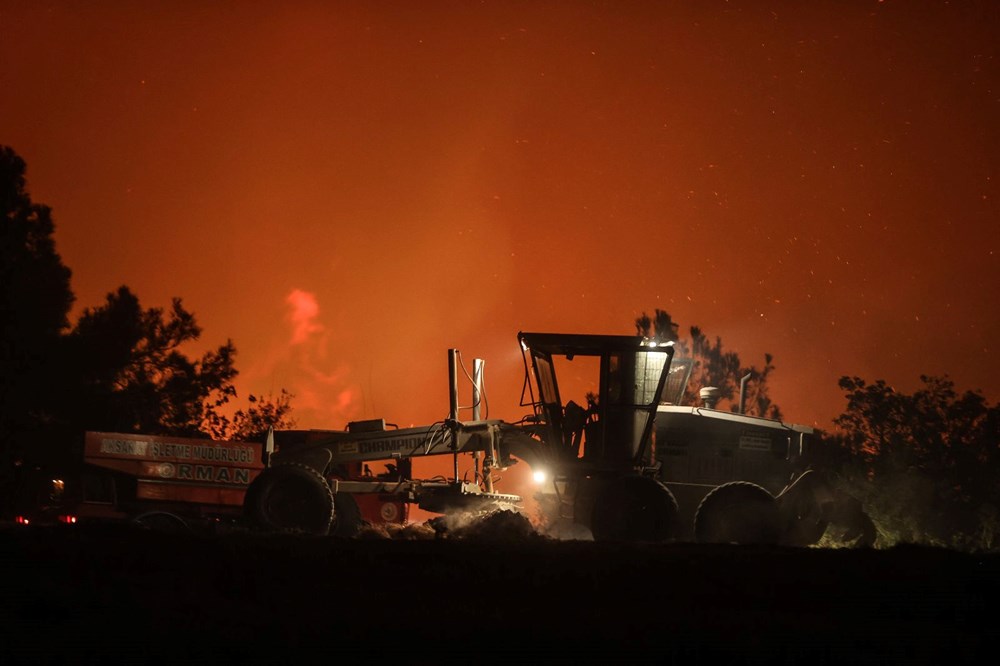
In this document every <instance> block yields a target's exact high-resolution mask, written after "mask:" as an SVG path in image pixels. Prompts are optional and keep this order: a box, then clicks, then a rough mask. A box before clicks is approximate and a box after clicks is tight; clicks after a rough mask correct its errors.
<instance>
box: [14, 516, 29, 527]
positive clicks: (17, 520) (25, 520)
mask: <svg viewBox="0 0 1000 666" xmlns="http://www.w3.org/2000/svg"><path fill="white" fill-rule="evenodd" d="M14 522H15V523H17V524H18V525H30V524H31V520H29V519H28V518H27V517H26V516H18V517H17V518H15V519H14Z"/></svg>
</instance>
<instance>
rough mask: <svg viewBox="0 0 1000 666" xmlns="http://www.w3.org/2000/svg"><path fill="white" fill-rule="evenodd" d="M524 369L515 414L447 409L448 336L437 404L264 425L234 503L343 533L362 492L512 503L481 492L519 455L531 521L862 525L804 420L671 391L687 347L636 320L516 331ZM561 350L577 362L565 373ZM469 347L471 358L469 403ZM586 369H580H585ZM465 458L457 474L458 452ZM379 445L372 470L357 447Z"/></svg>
mask: <svg viewBox="0 0 1000 666" xmlns="http://www.w3.org/2000/svg"><path fill="white" fill-rule="evenodd" d="M518 341H519V343H520V345H521V349H522V353H523V358H524V368H525V383H524V390H523V392H522V399H521V405H522V406H530V407H531V408H532V413H531V414H529V415H527V416H525V417H524V418H522V419H520V420H518V421H516V422H507V421H503V420H496V419H494V420H489V419H486V420H482V419H479V414H478V411H477V410H476V411H474V413H473V419H472V420H469V421H463V420H460V418H459V407H458V370H457V368H458V364H459V363H460V361H459V359H460V356H459V354H458V351H457V350H454V349H451V350H449V352H448V353H449V384H450V385H449V391H450V402H451V409H450V412H449V418H447V419H445V420H444V421H441V422H439V423H435V424H432V425H430V426H419V427H413V428H404V429H398V428H393V427H391V426H389V425H388V424H386V422H385V421H384V420H382V419H377V420H370V421H359V422H353V423H350V424H348V427H347V428H346V429H345V430H308V431H307V430H289V431H278V432H274V433H272V436H271V437H269V440H268V444H267V446H266V452H267V454H266V456H267V467H266V469H264V470H263V472H261V474H260V475H259V476H257V478H256V479H255V480H254V481H253V482H252V483H251V484H250V487H249V488H248V490H247V493H246V496H245V501H244V511H245V515H246V517H247V518H248V519H249V520H250V521H251V522H252V523H253V524H255V525H257V526H259V527H263V528H266V529H272V530H296V531H305V532H308V533H313V534H327V533H332V534H336V535H344V536H347V535H351V534H354V533H356V532H357V530H358V529H359V528H360V526H361V525H362V524H363V522H364V521H363V519H362V514H363V512H362V510H361V509H360V508H359V507H362V506H366V507H368V508H369V510H368V511H366V512H364V513H367V514H369V515H370V514H371V513H372V511H371V507H372V505H373V503H374V504H375V505H376V506H381V507H382V513H381V515H382V518H383V519H384V520H385V521H387V522H391V521H393V520H399V519H401V518H402V516H404V515H405V511H404V510H403V509H404V508H405V507H406V506H407V505H409V504H416V505H418V506H420V507H421V508H423V509H425V510H428V511H431V512H436V513H442V514H446V513H448V512H451V511H476V510H480V511H484V510H486V509H488V508H489V507H493V506H497V505H508V506H509V505H517V504H520V503H521V500H522V498H521V497H519V496H517V495H513V494H506V493H501V492H497V491H496V489H495V488H494V487H493V478H494V476H493V474H494V472H495V471H497V470H504V469H506V468H507V467H509V466H510V465H512V464H514V463H516V462H517V461H523V462H524V463H526V464H527V465H528V466H529V467H530V468H531V470H532V472H533V475H534V476H535V478H536V479H537V480H538V482H539V486H538V492H537V495H536V499H537V500H538V502H539V506H540V508H541V509H542V514H543V517H544V521H545V522H546V526H545V527H546V529H548V528H552V527H556V526H559V525H567V524H568V525H572V526H574V527H575V528H576V529H577V533H578V534H579V533H587V534H589V535H592V537H593V538H594V539H595V540H601V541H609V540H630V541H664V540H697V541H700V542H733V543H780V544H787V545H810V544H814V543H816V542H817V541H818V540H819V539H820V538H821V537H822V536H823V534H824V532H825V531H826V529H827V526H828V525H829V524H830V523H831V522H839V523H840V524H841V526H846V528H847V529H846V530H845V531H846V532H850V533H851V535H850V536H851V538H853V539H856V541H857V543H859V544H871V543H872V542H873V541H874V536H875V531H874V527H873V526H872V525H871V521H870V520H868V519H867V516H865V515H864V513H863V511H861V509H860V505H859V504H857V503H856V502H854V501H853V500H852V499H851V498H848V497H843V496H841V495H839V494H838V493H837V492H836V491H835V490H834V489H833V488H832V486H831V485H830V484H829V483H827V482H826V481H825V480H824V479H823V477H822V476H821V474H820V473H819V472H817V471H815V470H812V469H810V468H809V467H808V465H807V464H806V453H807V451H808V447H809V444H810V440H811V437H812V436H813V431H812V429H811V428H808V427H805V426H800V425H795V424H789V423H784V422H781V421H776V420H772V419H766V418H760V417H754V416H749V415H746V414H740V413H731V412H724V411H721V410H716V409H714V403H713V402H712V398H713V392H712V390H711V387H706V388H707V389H708V390H705V391H703V392H702V395H703V396H704V397H705V399H706V404H705V405H702V406H697V407H694V406H684V405H681V404H679V399H680V396H683V394H684V388H685V386H686V384H687V381H688V379H689V375H690V367H691V366H690V363H689V362H684V361H677V362H675V360H674V348H673V345H672V343H669V342H666V343H663V342H657V341H654V340H649V339H646V338H643V337H640V336H624V335H584V334H554V333H524V332H522V333H519V334H518ZM574 364H577V365H583V366H585V369H587V370H590V371H592V374H593V375H594V377H593V378H592V379H590V380H586V379H581V378H580V373H577V372H576V371H575V369H573V367H574ZM557 369H563V370H570V372H569V374H568V377H567V378H566V381H565V383H566V384H567V385H571V386H574V387H575V388H580V387H584V388H587V389H588V390H587V396H586V400H585V402H586V407H584V406H581V405H580V404H578V403H577V402H575V401H573V400H569V401H567V402H565V403H564V402H563V400H562V397H561V395H560V385H561V382H563V379H560V378H557ZM481 370H482V361H480V360H479V359H477V360H476V366H475V369H474V373H473V377H470V380H471V381H472V384H473V404H474V405H477V404H478V401H479V396H480V393H481V392H482V390H483V387H482V385H481V377H482V372H481ZM588 381H589V383H588ZM461 454H471V455H472V456H474V457H475V460H476V472H475V475H474V477H475V478H473V479H471V480H469V479H460V478H459V474H458V462H457V461H458V456H459V455H461ZM436 455H451V456H453V457H454V459H455V464H454V466H453V470H454V475H453V476H452V478H450V479H449V478H437V479H432V480H421V479H415V478H413V476H412V464H411V463H412V461H413V459H415V458H419V457H424V456H436ZM376 461H388V462H387V463H386V465H385V466H386V472H384V473H380V474H372V473H371V471H370V469H369V463H375V462H376Z"/></svg>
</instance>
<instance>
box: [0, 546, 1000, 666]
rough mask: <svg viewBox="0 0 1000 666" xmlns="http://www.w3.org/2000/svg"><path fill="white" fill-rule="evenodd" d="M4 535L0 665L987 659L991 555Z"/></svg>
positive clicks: (998, 576) (993, 596) (993, 582)
mask: <svg viewBox="0 0 1000 666" xmlns="http://www.w3.org/2000/svg"><path fill="white" fill-rule="evenodd" d="M509 536H510V535H506V536H505V537H504V538H497V536H496V535H493V537H490V536H488V535H480V536H478V537H477V536H474V535H471V536H467V537H465V538H457V537H455V538H438V539H426V538H421V539H400V538H397V539H391V540H390V539H373V538H369V539H351V540H344V539H340V540H338V539H332V538H316V537H298V536H261V535H252V534H229V535H225V536H206V535H201V536H199V535H196V534H181V535H171V534H164V533H157V532H151V531H145V530H139V529H137V528H129V527H125V526H101V527H97V526H90V527H81V526H73V527H65V528H59V529H56V528H21V527H19V528H15V527H12V526H8V527H4V528H3V529H0V553H2V559H3V569H4V582H3V583H2V585H0V587H2V596H0V599H2V601H0V609H2V610H0V626H2V629H0V633H2V634H3V635H2V639H3V641H2V643H0V645H2V648H0V649H2V651H3V652H2V653H0V663H3V664H12V663H71V664H78V663H79V664H90V663H109V662H128V663H135V662H145V663H202V662H211V663H213V664H218V663H240V664H246V663H279V662H284V663H305V662H320V661H322V662H326V663H331V662H332V663H345V662H344V661H343V660H344V659H351V660H352V661H355V660H356V659H358V658H362V657H363V658H365V659H370V660H381V659H387V658H388V659H393V660H396V659H407V660H408V661H411V662H412V663H428V662H435V663H439V662H452V661H463V662H466V663H477V662H481V661H483V660H486V661H495V660H496V658H497V657H502V658H504V659H505V660H506V658H507V657H509V658H510V659H511V660H513V661H516V662H517V663H546V662H548V663H551V662H556V663H562V662H568V661H580V660H581V659H583V658H588V660H589V658H590V657H594V656H596V655H600V654H604V652H605V651H610V654H611V655H612V656H617V658H618V659H619V660H621V661H627V662H629V663H636V662H647V661H648V662H656V663H683V664H688V665H690V664H698V663H705V662H708V661H709V660H712V661H713V662H714V661H715V660H720V663H768V664H800V663H808V664H844V663H870V664H887V663H900V664H914V663H919V664H940V663H948V664H954V663H984V662H986V661H988V658H989V657H991V656H992V652H993V649H994V648H993V646H994V645H995V644H996V643H997V638H998V633H1000V632H998V629H997V624H996V622H995V620H993V619H992V617H990V613H989V609H990V608H993V607H995V606H996V600H997V598H998V594H1000V556H997V555H989V556H976V555H968V554H961V553H956V552H950V551H945V550H935V549H927V548H917V547H896V548H893V549H890V550H853V551H852V550H844V549H838V550H821V549H782V548H772V547H767V548H764V547H761V548H758V547H749V546H743V547H738V546H714V547H708V546H698V545H692V544H659V545H653V544H609V543H594V542H586V541H555V540H551V539H548V538H544V537H540V536H537V535H529V536H527V537H522V538H514V539H512V538H509Z"/></svg>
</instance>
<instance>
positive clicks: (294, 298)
mask: <svg viewBox="0 0 1000 666" xmlns="http://www.w3.org/2000/svg"><path fill="white" fill-rule="evenodd" d="M285 303H287V304H288V306H289V307H290V308H291V311H290V312H289V313H288V321H289V322H291V324H292V339H291V341H290V342H291V344H293V345H301V344H303V343H305V342H306V341H308V340H309V339H310V338H311V337H312V336H313V334H315V333H322V332H323V325H322V324H321V323H319V322H318V321H317V318H318V317H319V303H318V302H317V301H316V295H315V294H313V293H311V292H308V291H303V290H301V289H292V291H291V292H289V294H288V296H286V297H285Z"/></svg>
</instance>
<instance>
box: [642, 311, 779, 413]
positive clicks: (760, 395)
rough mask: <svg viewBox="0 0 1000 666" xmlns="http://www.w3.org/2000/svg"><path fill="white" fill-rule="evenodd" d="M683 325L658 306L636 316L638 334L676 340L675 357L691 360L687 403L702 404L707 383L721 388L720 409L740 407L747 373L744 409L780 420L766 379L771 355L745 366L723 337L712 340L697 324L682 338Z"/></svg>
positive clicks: (686, 393)
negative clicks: (757, 364) (760, 363)
mask: <svg viewBox="0 0 1000 666" xmlns="http://www.w3.org/2000/svg"><path fill="white" fill-rule="evenodd" d="M679 328H680V326H679V325H678V324H677V323H675V322H674V320H673V318H672V317H671V316H670V314H669V313H667V312H666V311H664V310H660V309H656V310H654V312H653V316H652V317H650V316H649V315H648V314H646V313H645V312H643V313H642V315H640V316H639V317H637V318H636V319H635V330H636V334H637V335H640V336H643V337H647V338H654V339H656V340H660V341H665V340H673V341H674V343H675V349H676V353H675V356H676V358H677V359H679V360H683V359H687V360H690V361H691V362H692V364H693V365H692V372H691V379H690V381H689V382H688V385H687V388H686V389H685V393H684V404H688V405H697V404H700V403H701V400H700V398H699V397H698V391H699V390H700V389H701V388H703V387H706V386H714V387H716V388H718V389H719V403H718V407H719V408H720V409H725V408H727V407H728V408H729V409H730V410H732V411H736V410H738V409H739V404H738V403H739V395H740V383H741V380H742V378H743V377H744V376H746V375H747V374H749V375H750V379H749V380H748V382H747V386H746V389H747V390H746V394H745V400H746V405H745V406H744V411H745V413H747V414H753V415H757V416H765V417H767V418H773V419H781V416H782V415H781V409H780V408H779V407H778V406H777V405H776V404H774V402H772V401H771V399H770V396H769V394H768V385H767V380H768V378H769V376H770V374H771V372H772V371H773V370H774V362H773V361H774V359H773V357H772V356H771V355H770V354H764V367H763V369H758V368H756V367H755V366H750V367H744V366H742V365H741V363H740V357H739V354H737V353H736V352H732V351H727V350H725V349H724V348H723V345H722V338H719V337H716V338H715V339H714V340H712V339H710V338H709V337H708V336H707V335H705V333H704V332H703V331H702V330H701V328H699V327H698V326H692V327H691V328H690V329H689V334H690V338H689V339H686V340H685V339H681V338H680V337H679V335H678V330H679Z"/></svg>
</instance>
